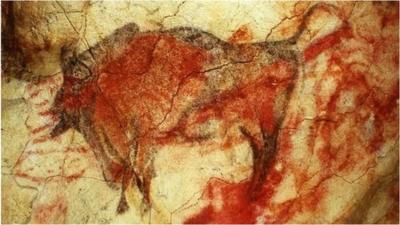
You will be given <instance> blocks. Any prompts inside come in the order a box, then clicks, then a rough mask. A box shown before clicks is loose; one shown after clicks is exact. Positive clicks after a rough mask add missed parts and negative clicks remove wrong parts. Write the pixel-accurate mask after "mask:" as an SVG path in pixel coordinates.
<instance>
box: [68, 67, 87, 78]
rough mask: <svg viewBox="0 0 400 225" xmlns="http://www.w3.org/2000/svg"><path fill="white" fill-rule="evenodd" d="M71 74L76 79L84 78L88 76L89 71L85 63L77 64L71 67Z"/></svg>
mask: <svg viewBox="0 0 400 225" xmlns="http://www.w3.org/2000/svg"><path fill="white" fill-rule="evenodd" d="M71 75H72V76H73V77H74V78H76V79H79V80H86V79H87V78H89V76H90V71H89V69H88V68H87V67H86V66H85V65H82V64H78V65H76V66H75V67H74V68H73V70H72V73H71Z"/></svg>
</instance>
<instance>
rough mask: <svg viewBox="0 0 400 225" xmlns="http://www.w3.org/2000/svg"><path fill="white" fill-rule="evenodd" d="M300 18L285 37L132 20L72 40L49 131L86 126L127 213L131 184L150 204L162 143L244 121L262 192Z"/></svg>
mask: <svg viewBox="0 0 400 225" xmlns="http://www.w3.org/2000/svg"><path fill="white" fill-rule="evenodd" d="M303 26H304V24H302V25H301V27H300V30H299V32H298V33H296V34H295V35H294V36H293V37H292V38H290V39H288V40H284V41H277V42H261V43H253V44H238V43H231V42H224V41H222V40H220V39H218V38H216V37H215V36H213V35H212V34H209V33H206V32H203V31H199V30H197V29H193V28H176V29H171V30H167V31H160V32H147V33H143V32H138V28H137V26H136V25H135V24H127V25H125V26H124V27H122V28H120V29H118V30H116V31H115V32H114V33H113V34H112V35H110V36H109V37H108V38H106V39H105V40H103V41H102V42H100V43H99V44H97V45H96V46H94V47H91V48H90V49H88V50H87V51H85V52H83V53H81V54H79V55H77V54H75V53H74V52H73V51H70V49H71V47H65V48H63V51H62V56H61V57H62V62H63V65H62V68H63V75H64V83H63V86H62V88H61V89H60V90H59V92H58V93H57V96H56V99H55V102H54V105H53V112H54V113H55V114H56V115H59V119H60V121H59V123H58V125H57V126H56V127H55V128H54V130H53V132H52V136H57V135H59V134H61V133H62V132H63V131H65V130H66V129H68V128H70V127H72V128H75V129H76V130H78V131H79V132H81V133H82V134H83V135H84V137H85V139H86V141H87V142H88V143H89V145H90V146H91V148H92V149H93V151H94V153H95V155H96V158H97V159H98V161H99V162H100V164H101V166H102V170H103V174H104V178H105V180H106V181H107V182H108V183H109V184H110V186H115V185H116V184H119V185H121V189H122V195H121V200H120V204H119V206H118V209H117V212H118V213H122V212H124V211H126V210H127V209H128V204H127V201H126V199H125V194H124V192H125V190H126V188H127V187H128V185H137V187H138V188H139V189H140V191H141V192H142V194H143V200H144V202H145V203H146V204H145V205H146V206H148V205H150V204H151V196H150V182H151V179H152V176H153V174H152V173H153V168H152V157H153V156H154V154H155V151H154V149H156V147H157V146H161V145H165V144H168V143H176V142H193V141H200V140H202V139H212V136H207V135H205V136H201V135H200V136H196V135H193V134H192V133H190V131H189V132H188V127H189V128H190V127H192V126H193V125H195V124H200V123H202V122H204V121H205V120H207V119H211V118H212V119H218V120H223V121H224V123H223V124H225V126H226V127H230V126H232V124H234V122H235V121H240V126H238V130H239V134H240V135H239V136H240V137H239V138H242V139H245V140H247V141H248V142H249V145H250V147H251V149H252V152H253V164H254V166H253V173H252V177H251V178H250V179H251V180H250V185H249V188H248V192H249V196H250V197H251V198H252V199H253V198H256V197H257V190H258V188H259V187H260V186H261V185H262V184H263V182H264V180H265V177H266V174H267V172H268V169H269V167H270V165H271V162H272V161H273V158H274V155H275V152H276V143H277V140H278V136H279V128H280V126H281V123H282V121H283V119H284V116H285V111H286V108H287V102H288V100H289V98H290V93H291V91H292V89H293V85H294V80H295V78H296V74H297V68H298V60H297V57H296V52H295V51H293V50H292V47H293V44H294V43H295V41H296V39H297V37H298V36H299V35H300V32H301V30H302V29H303V28H302V27H303Z"/></svg>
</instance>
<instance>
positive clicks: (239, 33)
mask: <svg viewBox="0 0 400 225" xmlns="http://www.w3.org/2000/svg"><path fill="white" fill-rule="evenodd" d="M252 39H253V35H252V33H251V30H250V28H249V27H248V26H246V25H243V26H241V27H239V29H237V30H236V31H235V33H233V34H232V36H231V37H230V38H229V40H228V41H229V42H230V43H238V42H244V41H251V40H252Z"/></svg>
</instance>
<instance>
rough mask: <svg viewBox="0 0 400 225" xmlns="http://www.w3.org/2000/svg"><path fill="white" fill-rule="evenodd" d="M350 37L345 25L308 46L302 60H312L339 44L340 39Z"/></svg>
mask: <svg viewBox="0 0 400 225" xmlns="http://www.w3.org/2000/svg"><path fill="white" fill-rule="evenodd" d="M350 37H352V31H351V27H350V26H349V25H348V24H346V23H345V24H344V25H343V26H342V27H341V28H339V29H338V30H336V31H334V32H332V33H331V34H328V35H326V36H324V37H322V38H320V39H318V40H316V41H315V42H314V43H312V44H311V45H310V46H308V47H307V48H306V49H305V50H304V60H305V61H306V62H307V61H310V60H313V59H315V58H316V57H317V56H318V55H319V54H321V53H322V52H323V51H325V50H326V49H329V48H332V47H333V46H334V45H336V44H338V43H340V41H341V39H342V38H350Z"/></svg>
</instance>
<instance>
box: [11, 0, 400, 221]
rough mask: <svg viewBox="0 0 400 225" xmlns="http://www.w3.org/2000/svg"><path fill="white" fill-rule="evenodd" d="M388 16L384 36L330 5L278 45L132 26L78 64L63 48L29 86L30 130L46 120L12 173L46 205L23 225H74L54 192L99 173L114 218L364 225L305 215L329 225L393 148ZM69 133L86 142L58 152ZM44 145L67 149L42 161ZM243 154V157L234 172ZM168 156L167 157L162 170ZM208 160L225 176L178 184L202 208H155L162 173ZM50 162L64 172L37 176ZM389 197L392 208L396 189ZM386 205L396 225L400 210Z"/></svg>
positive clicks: (390, 13) (390, 14)
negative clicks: (55, 64) (326, 23)
mask: <svg viewBox="0 0 400 225" xmlns="http://www.w3.org/2000/svg"><path fill="white" fill-rule="evenodd" d="M393 5H395V6H396V7H397V9H396V10H393V9H392V10H387V11H385V13H386V14H384V16H383V18H382V21H381V23H380V29H381V31H380V32H381V33H382V35H381V36H380V37H378V38H375V37H373V36H368V35H369V34H368V33H365V32H364V31H362V29H361V28H360V27H357V25H353V24H352V23H351V22H349V20H350V17H349V16H348V15H346V14H345V13H344V12H343V11H341V10H340V9H338V8H337V7H335V6H333V5H330V4H328V3H318V4H313V5H312V6H310V7H307V8H304V10H303V12H302V13H301V14H299V15H298V17H299V23H298V24H297V26H295V28H296V29H295V31H294V32H292V34H291V35H290V36H289V37H286V38H284V39H281V40H276V41H274V40H266V41H258V42H252V41H251V40H252V33H251V30H250V28H248V27H247V26H246V25H243V26H241V27H239V28H238V29H237V30H236V31H235V32H234V33H233V34H232V35H231V37H230V38H229V39H227V40H223V39H221V38H218V37H216V36H215V35H214V34H212V33H211V32H206V31H203V30H201V29H198V28H194V27H175V28H171V29H160V30H156V31H147V32H145V31H140V30H141V29H140V27H139V26H138V25H136V24H135V23H127V24H125V25H123V26H122V27H119V28H117V29H116V30H114V31H113V32H112V34H110V35H108V36H107V37H105V38H104V39H102V40H101V41H100V42H98V43H97V44H95V45H93V46H92V47H89V48H88V49H87V50H85V51H83V52H81V53H77V51H76V49H75V48H74V46H72V45H68V44H66V45H63V46H62V47H61V49H60V61H61V70H62V71H61V73H60V75H56V76H53V77H50V78H46V79H42V80H40V81H37V82H33V83H31V84H28V85H27V87H26V93H25V96H26V97H25V98H26V99H27V101H28V102H30V104H31V105H32V112H33V113H32V115H31V118H32V119H31V120H32V121H33V120H38V121H42V122H32V123H33V125H29V123H27V127H28V130H29V131H30V135H31V140H30V141H29V143H28V144H27V146H26V149H25V151H24V152H23V153H22V154H21V156H20V157H19V158H18V159H17V161H16V163H15V165H14V167H13V174H14V176H15V177H16V180H18V181H19V182H22V183H24V182H25V185H26V186H30V187H37V186H40V185H43V184H45V185H44V188H43V190H42V193H44V194H46V193H47V192H49V193H50V194H49V196H51V197H49V199H50V200H42V199H45V198H43V197H42V198H40V199H41V200H40V201H43V202H40V201H37V202H36V203H35V204H33V206H32V207H33V208H32V210H33V212H32V216H31V218H30V221H29V222H35V223H36V222H38V223H53V222H56V223H58V222H61V223H65V222H68V219H67V218H68V213H69V212H70V211H71V209H70V208H71V206H70V204H69V202H70V201H69V200H68V198H73V197H71V196H69V197H66V196H65V195H63V194H62V193H61V194H60V193H58V192H57V189H58V187H62V186H63V185H66V186H68V185H69V186H71V185H73V183H74V182H77V181H78V180H80V179H86V178H88V177H90V176H89V175H88V174H90V173H91V172H90V170H91V169H90V168H97V169H98V171H100V173H101V174H102V175H101V176H100V177H99V178H97V179H102V180H103V181H105V183H106V184H107V185H106V186H105V187H104V188H106V189H110V191H113V192H118V193H119V194H118V200H117V201H115V204H114V205H113V207H112V209H110V210H111V211H112V212H113V213H114V214H115V216H124V215H125V216H126V215H129V214H130V213H132V211H135V212H136V213H139V214H140V215H141V218H142V219H143V220H144V221H146V218H147V219H150V221H148V222H151V219H153V221H157V219H158V222H161V223H171V222H174V223H175V222H179V223H296V222H311V223H324V222H328V223H331V222H335V221H336V222H352V221H353V222H354V221H355V222H359V221H360V220H357V218H358V217H357V215H358V214H360V213H362V212H359V211H357V207H356V206H354V208H351V207H350V208H351V210H350V208H348V209H347V208H346V207H348V206H343V208H341V210H342V212H341V213H337V214H338V215H339V216H337V217H333V216H332V218H329V216H327V217H326V218H328V219H325V220H323V219H321V220H319V219H318V218H317V217H318V216H313V215H314V214H315V215H319V214H321V215H329V213H328V212H329V210H330V207H329V201H330V199H331V198H335V199H338V198H343V199H345V198H346V195H344V196H341V197H337V195H336V194H337V193H336V191H337V192H345V190H340V188H337V186H341V185H340V184H341V183H346V185H351V184H353V183H357V182H362V181H359V180H363V179H365V180H369V181H371V180H373V178H371V177H373V175H368V173H369V172H371V170H377V169H376V168H377V167H378V166H377V165H378V164H379V162H378V161H377V157H379V156H380V155H381V153H380V152H382V151H383V150H381V149H389V150H385V151H395V150H393V149H396V148H397V147H396V143H397V146H398V142H396V140H397V138H398V125H397V124H398V92H399V86H398V78H397V73H398V36H396V35H394V36H393V35H391V33H390V32H389V31H390V29H395V30H396V29H397V31H398V21H397V17H398V4H397V3H394V4H393ZM325 14H327V15H330V16H331V17H334V18H335V20H336V21H335V23H336V27H335V28H334V29H333V30H332V31H330V32H327V33H324V34H323V35H320V36H318V35H317V36H316V37H315V38H313V39H311V41H309V43H308V44H306V45H305V47H304V48H303V49H299V45H301V43H302V42H304V37H305V36H307V35H310V33H312V32H313V30H312V24H313V20H317V19H318V16H324V15H325ZM385 28H387V29H388V30H389V31H388V32H386V31H385V30H384V29H385ZM385 32H386V33H389V34H386V33H385ZM385 35H386V36H385ZM392 45H394V46H397V47H395V48H393V47H392ZM371 46H372V47H371ZM372 65H378V66H376V67H377V68H372V67H373V66H372ZM376 70H377V71H376ZM382 73H386V74H387V76H385V75H382ZM390 74H391V75H390ZM46 96H50V97H46ZM43 121H46V122H43ZM71 132H74V134H75V133H78V134H79V135H82V138H81V139H82V140H81V142H82V143H87V144H71V143H65V142H68V141H63V137H64V136H65V135H67V134H68V133H71ZM74 138H75V137H74V135H72V137H71V138H70V140H69V141H70V142H73V141H74V140H73V139H74ZM49 142H51V143H52V145H58V146H62V147H60V148H61V149H62V150H61V151H56V152H57V155H55V154H54V152H53V151H49V150H43V149H46V148H47V147H41V146H46V145H47V144H48V143H49ZM38 146H39V147H38ZM304 146H306V147H304ZM392 146H395V147H392ZM176 149H179V150H176ZM238 149H241V150H238ZM243 149H245V150H243ZM238 151H242V153H240V154H247V155H245V156H243V157H244V158H245V159H241V160H242V162H239V163H236V164H235V163H234V162H235V161H240V160H239V159H236V158H235V157H239V156H238V155H237V154H239V153H237V152H238ZM193 152H196V153H193ZM163 154H165V155H168V154H170V155H172V156H170V157H169V158H167V159H168V160H164V161H163V160H161V159H160V158H162V157H161V156H160V155H163ZM190 154H193V155H195V156H190V157H189V156H188V155H190ZM213 154H222V155H224V157H226V158H229V159H224V160H225V161H229V162H232V165H231V168H229V167H228V166H226V165H225V166H219V165H222V163H221V164H218V163H216V166H215V165H213V170H214V172H210V173H209V174H211V175H204V176H203V177H202V178H201V179H200V178H193V179H188V178H185V182H186V183H184V185H188V186H190V185H193V184H194V185H196V186H199V188H198V191H199V192H198V193H196V192H193V193H190V194H189V196H194V195H196V196H197V202H201V203H198V204H197V203H196V199H193V198H186V200H185V201H186V203H184V204H179V205H177V206H174V207H172V208H175V211H178V210H182V212H184V213H182V214H177V215H178V216H176V218H175V220H173V219H172V214H173V212H171V211H170V209H168V210H166V208H168V207H169V205H171V204H172V203H171V202H173V201H174V199H173V197H172V198H171V197H165V199H168V198H169V199H170V200H168V201H167V200H160V198H161V197H160V196H162V194H160V193H164V195H168V193H169V191H170V190H169V189H167V188H163V186H162V185H160V182H161V181H162V180H163V179H164V178H163V175H164V174H163V173H162V172H160V171H162V170H160V169H157V168H158V165H161V167H162V166H164V167H166V168H167V167H168V169H170V170H171V171H174V172H173V173H174V174H179V173H180V172H184V171H182V168H183V167H184V166H188V165H190V164H191V163H193V164H196V163H195V162H193V160H195V161H196V160H199V163H198V165H199V168H201V169H203V168H207V166H209V165H208V164H207V163H208V162H209V163H210V164H213V162H212V160H209V159H212V158H213V157H214V156H213ZM386 154H389V153H386ZM207 156H208V157H209V158H207ZM35 157H36V158H40V160H38V159H35ZM43 157H49V158H46V159H43ZM51 157H55V158H56V159H55V161H58V160H59V161H62V162H63V163H62V165H61V166H59V167H57V168H55V166H52V165H49V166H44V165H45V164H48V163H49V162H51V160H52V158H51ZM57 157H58V158H57ZM185 157H186V158H185ZM193 157H195V158H193ZM196 157H198V158H197V159H196ZM203 157H204V158H207V160H204V161H201V158H203ZM390 157H392V158H393V159H394V160H395V162H396V160H397V163H398V157H397V158H396V156H395V155H392V156H390ZM35 160H36V161H35ZM33 161H35V163H32V162H33ZM82 161H85V163H83V162H82ZM200 161H201V163H200ZM216 161H217V160H216ZM38 163H39V164H42V166H39V167H40V169H37V168H39V167H38V166H37V164H38ZM50 164H51V163H50ZM55 164H56V163H54V165H55ZM395 164H396V163H395ZM57 165H58V164H57ZM82 165H84V166H82ZM174 167H176V168H174ZM210 167H211V166H210ZM222 167H224V168H225V169H226V168H228V169H226V170H227V171H228V170H232V171H230V172H227V171H225V170H224V169H221V168H222ZM44 168H46V169H44ZM171 168H173V169H171ZM371 168H372V169H371ZM179 169H180V170H179ZM166 170H167V169H166ZM183 170H185V169H183ZM188 170H189V169H188ZM167 171H168V170H167ZM199 173H200V172H199ZM229 174H230V175H229ZM232 174H236V175H232ZM238 174H242V175H238ZM229 176H231V177H233V176H239V177H240V178H229ZM368 176H371V177H370V178H368ZM193 177H196V175H193ZM53 178H55V180H54V181H52V179H53ZM189 178H190V175H189ZM178 179H179V176H178ZM395 179H396V178H395ZM199 180H201V182H200V181H199ZM338 180H339V181H338ZM48 181H51V182H48ZM164 182H165V181H164ZM168 182H170V184H169V185H170V186H171V185H172V186H174V185H173V182H174V180H172V179H171V180H169V181H168ZM364 182H365V184H366V183H368V182H367V181H364ZM177 183H178V184H182V183H179V182H177ZM190 183H192V184H190ZM397 183H398V176H397ZM361 184H362V183H361ZM89 186H90V185H89ZM167 186H168V185H167ZM344 186H345V185H343V187H344ZM42 187H43V186H42ZM174 187H175V188H176V189H177V190H175V192H177V194H175V195H172V196H177V195H179V189H180V188H182V195H184V194H186V195H188V194H187V193H184V192H185V191H183V190H184V189H185V188H184V187H181V186H180V185H175V186H174ZM392 189H393V190H392ZM392 189H391V193H392V192H393V193H394V194H392V195H393V196H394V199H395V198H396V196H397V198H398V190H397V192H396V189H398V185H397V186H395V188H392ZM89 190H90V189H89ZM157 193H158V194H157ZM349 193H351V192H349ZM396 193H397V194H396ZM44 194H43V195H44ZM132 196H134V197H132ZM93 197H95V196H93ZM96 197H100V198H101V196H96ZM349 198H351V197H349ZM176 201H180V200H178V199H176ZM189 201H191V202H192V203H191V204H189V203H188V202H189ZM396 202H397V203H396ZM338 204H339V203H338ZM354 205H357V204H356V203H354ZM331 207H332V208H334V206H331ZM358 207H359V206H358ZM391 207H392V208H393V209H391V210H389V211H390V212H389V214H390V213H391V215H392V214H394V215H392V217H393V216H394V217H393V218H395V217H396V214H395V211H396V207H397V209H398V201H396V200H394V203H393V204H392V205H391ZM189 208H191V209H189ZM186 209H188V210H187V211H185V210H186ZM175 211H174V212H175ZM347 211H348V212H350V211H351V212H352V214H351V215H348V214H346V213H348V212H347ZM152 212H153V214H157V213H158V214H159V215H158V217H157V219H155V218H153V217H154V215H153V216H152ZM144 215H147V217H146V216H144ZM397 216H398V214H397ZM360 218H361V217H360ZM136 222H137V221H136ZM397 222H398V220H397Z"/></svg>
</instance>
